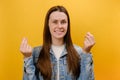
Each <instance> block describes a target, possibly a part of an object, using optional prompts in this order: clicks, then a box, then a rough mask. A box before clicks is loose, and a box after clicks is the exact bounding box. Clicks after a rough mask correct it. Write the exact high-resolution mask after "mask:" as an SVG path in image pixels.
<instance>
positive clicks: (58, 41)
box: [52, 38, 64, 46]
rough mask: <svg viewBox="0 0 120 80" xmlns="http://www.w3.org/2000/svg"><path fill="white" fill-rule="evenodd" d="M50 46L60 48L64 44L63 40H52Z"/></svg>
mask: <svg viewBox="0 0 120 80" xmlns="http://www.w3.org/2000/svg"><path fill="white" fill-rule="evenodd" d="M52 44H53V45H55V46H61V45H63V44H64V40H63V39H55V38H54V39H52Z"/></svg>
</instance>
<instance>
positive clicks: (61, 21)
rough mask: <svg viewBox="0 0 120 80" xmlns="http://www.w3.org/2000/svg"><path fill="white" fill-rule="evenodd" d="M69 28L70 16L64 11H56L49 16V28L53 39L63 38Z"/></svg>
mask: <svg viewBox="0 0 120 80" xmlns="http://www.w3.org/2000/svg"><path fill="white" fill-rule="evenodd" d="M67 28H68V18H67V15H66V14H65V13H64V12H59V11H54V12H52V13H51V14H50V17H49V30H50V33H51V37H52V39H63V38H64V36H65V34H66V32H67Z"/></svg>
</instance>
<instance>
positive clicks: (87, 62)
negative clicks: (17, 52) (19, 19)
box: [23, 45, 94, 80]
mask: <svg viewBox="0 0 120 80" xmlns="http://www.w3.org/2000/svg"><path fill="white" fill-rule="evenodd" d="M41 48H42V46H38V47H35V48H34V49H33V53H32V56H31V57H29V58H25V59H24V74H23V80H43V77H42V75H41V73H40V72H39V73H38V78H39V79H37V75H36V74H35V71H36V67H35V63H36V62H37V60H38V57H39V53H40V51H41ZM74 48H75V49H76V51H77V52H78V54H79V55H80V58H81V62H80V65H81V67H80V69H81V73H80V76H79V78H78V79H77V80H94V72H93V60H92V54H91V53H89V54H88V53H87V54H86V53H83V52H82V49H81V47H79V46H77V45H74ZM66 55H67V50H66V48H65V49H64V50H63V52H62V54H61V56H60V59H59V80H75V79H73V77H72V75H71V73H69V72H68V68H67V61H66ZM50 59H51V63H52V65H53V67H52V77H51V78H52V79H51V80H56V79H57V59H56V58H55V56H54V52H53V50H52V49H50ZM71 65H72V64H71ZM46 66H47V65H46Z"/></svg>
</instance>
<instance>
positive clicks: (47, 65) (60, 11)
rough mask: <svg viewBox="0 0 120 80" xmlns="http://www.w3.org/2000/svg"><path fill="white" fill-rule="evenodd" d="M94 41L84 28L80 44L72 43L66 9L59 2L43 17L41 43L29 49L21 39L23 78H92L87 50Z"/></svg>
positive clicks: (59, 79)
mask: <svg viewBox="0 0 120 80" xmlns="http://www.w3.org/2000/svg"><path fill="white" fill-rule="evenodd" d="M94 44H95V40H94V37H93V35H92V34H91V33H89V32H88V33H87V34H86V35H85V41H84V47H83V48H81V47H79V46H77V45H73V43H72V39H71V35H70V18H69V14H68V12H67V10H66V9H65V8H64V7H63V6H54V7H52V8H50V9H49V11H48V12H47V15H46V18H45V24H44V32H43V45H42V46H38V47H34V48H33V49H32V47H31V46H30V45H28V43H27V39H26V38H23V40H22V43H21V46H20V51H21V53H22V54H23V55H24V76H23V80H94V73H93V61H92V55H91V53H90V50H91V48H92V47H93V46H94Z"/></svg>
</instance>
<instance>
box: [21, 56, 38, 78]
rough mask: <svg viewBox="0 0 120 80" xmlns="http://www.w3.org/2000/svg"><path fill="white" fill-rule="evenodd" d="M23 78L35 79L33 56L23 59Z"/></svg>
mask: <svg viewBox="0 0 120 80" xmlns="http://www.w3.org/2000/svg"><path fill="white" fill-rule="evenodd" d="M23 80H37V79H36V76H35V66H34V64H33V56H31V57H29V58H25V59H24V73H23Z"/></svg>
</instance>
